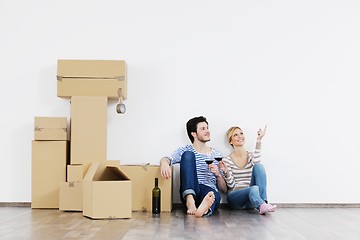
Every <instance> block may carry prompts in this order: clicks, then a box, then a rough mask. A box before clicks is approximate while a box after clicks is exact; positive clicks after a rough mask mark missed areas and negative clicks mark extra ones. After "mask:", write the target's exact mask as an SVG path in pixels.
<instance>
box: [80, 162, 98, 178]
mask: <svg viewBox="0 0 360 240" xmlns="http://www.w3.org/2000/svg"><path fill="white" fill-rule="evenodd" d="M99 166H100V162H92V163H91V165H90V167H89V168H88V170H87V172H86V174H85V177H84V181H91V180H93V178H94V176H95V174H96V171H97V169H98V168H99Z"/></svg>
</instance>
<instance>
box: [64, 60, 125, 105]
mask: <svg viewBox="0 0 360 240" xmlns="http://www.w3.org/2000/svg"><path fill="white" fill-rule="evenodd" d="M126 72H127V69H126V62H125V61H124V60H58V68H57V80H58V81H57V95H58V97H72V96H105V97H108V98H109V99H118V98H119V89H121V93H122V97H123V99H126V98H127V73H126Z"/></svg>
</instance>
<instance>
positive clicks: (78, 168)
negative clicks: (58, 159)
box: [66, 164, 84, 182]
mask: <svg viewBox="0 0 360 240" xmlns="http://www.w3.org/2000/svg"><path fill="white" fill-rule="evenodd" d="M83 169H84V166H83V165H82V164H75V165H67V172H66V173H67V174H66V181H67V182H82V180H83V178H84V170H83Z"/></svg>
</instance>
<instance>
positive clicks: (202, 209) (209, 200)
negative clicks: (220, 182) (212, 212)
mask: <svg viewBox="0 0 360 240" xmlns="http://www.w3.org/2000/svg"><path fill="white" fill-rule="evenodd" d="M214 202H215V194H214V192H212V191H211V192H208V194H206V196H205V197H204V199H203V200H202V202H201V204H200V206H199V207H198V209H197V210H196V212H195V217H198V218H200V217H202V216H203V215H204V214H205V213H207V211H209V209H210V207H211V205H213V203H214Z"/></svg>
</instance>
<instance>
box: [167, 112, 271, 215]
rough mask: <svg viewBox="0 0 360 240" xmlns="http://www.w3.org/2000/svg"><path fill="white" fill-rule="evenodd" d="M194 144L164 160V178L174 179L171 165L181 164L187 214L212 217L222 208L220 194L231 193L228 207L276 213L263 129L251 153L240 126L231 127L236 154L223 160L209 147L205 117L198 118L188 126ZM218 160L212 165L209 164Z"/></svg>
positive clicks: (181, 194)
mask: <svg viewBox="0 0 360 240" xmlns="http://www.w3.org/2000/svg"><path fill="white" fill-rule="evenodd" d="M186 130H187V134H188V136H189V138H190V141H191V143H192V144H191V145H186V146H184V147H180V148H179V149H177V150H176V151H175V152H174V153H173V154H171V155H170V156H166V157H164V158H162V159H161V160H160V172H161V175H162V177H164V178H166V179H168V178H171V174H172V172H171V167H170V166H171V165H173V164H176V163H180V198H181V201H182V203H183V204H185V205H186V208H187V214H190V215H195V216H196V217H202V216H204V215H205V216H210V215H212V214H213V213H214V211H215V210H217V209H218V208H219V206H220V200H221V197H220V194H219V191H218V190H220V191H222V192H224V193H227V200H228V204H229V206H230V207H231V208H234V209H248V208H256V209H258V210H259V213H260V214H266V213H268V212H273V211H275V209H276V205H271V204H268V202H267V195H266V173H265V169H264V167H263V165H261V163H260V148H261V139H262V138H263V137H264V135H265V133H266V127H265V129H264V130H261V129H259V131H258V137H257V143H256V149H255V151H254V152H247V151H246V150H245V147H244V143H245V138H244V135H243V132H242V130H241V129H240V128H239V127H231V128H230V129H229V130H228V131H227V138H228V141H229V143H230V145H231V146H232V147H233V149H234V151H233V152H232V153H231V154H230V155H229V156H227V157H225V158H222V160H220V161H216V160H214V159H215V158H218V157H222V154H221V153H220V152H218V151H217V150H216V149H215V148H212V147H209V146H207V144H206V143H207V142H208V141H210V131H209V126H208V122H207V120H206V118H205V117H203V116H200V117H194V118H192V119H190V120H189V121H188V122H187V123H186ZM209 160H214V161H213V162H212V163H207V162H206V161H209Z"/></svg>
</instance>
